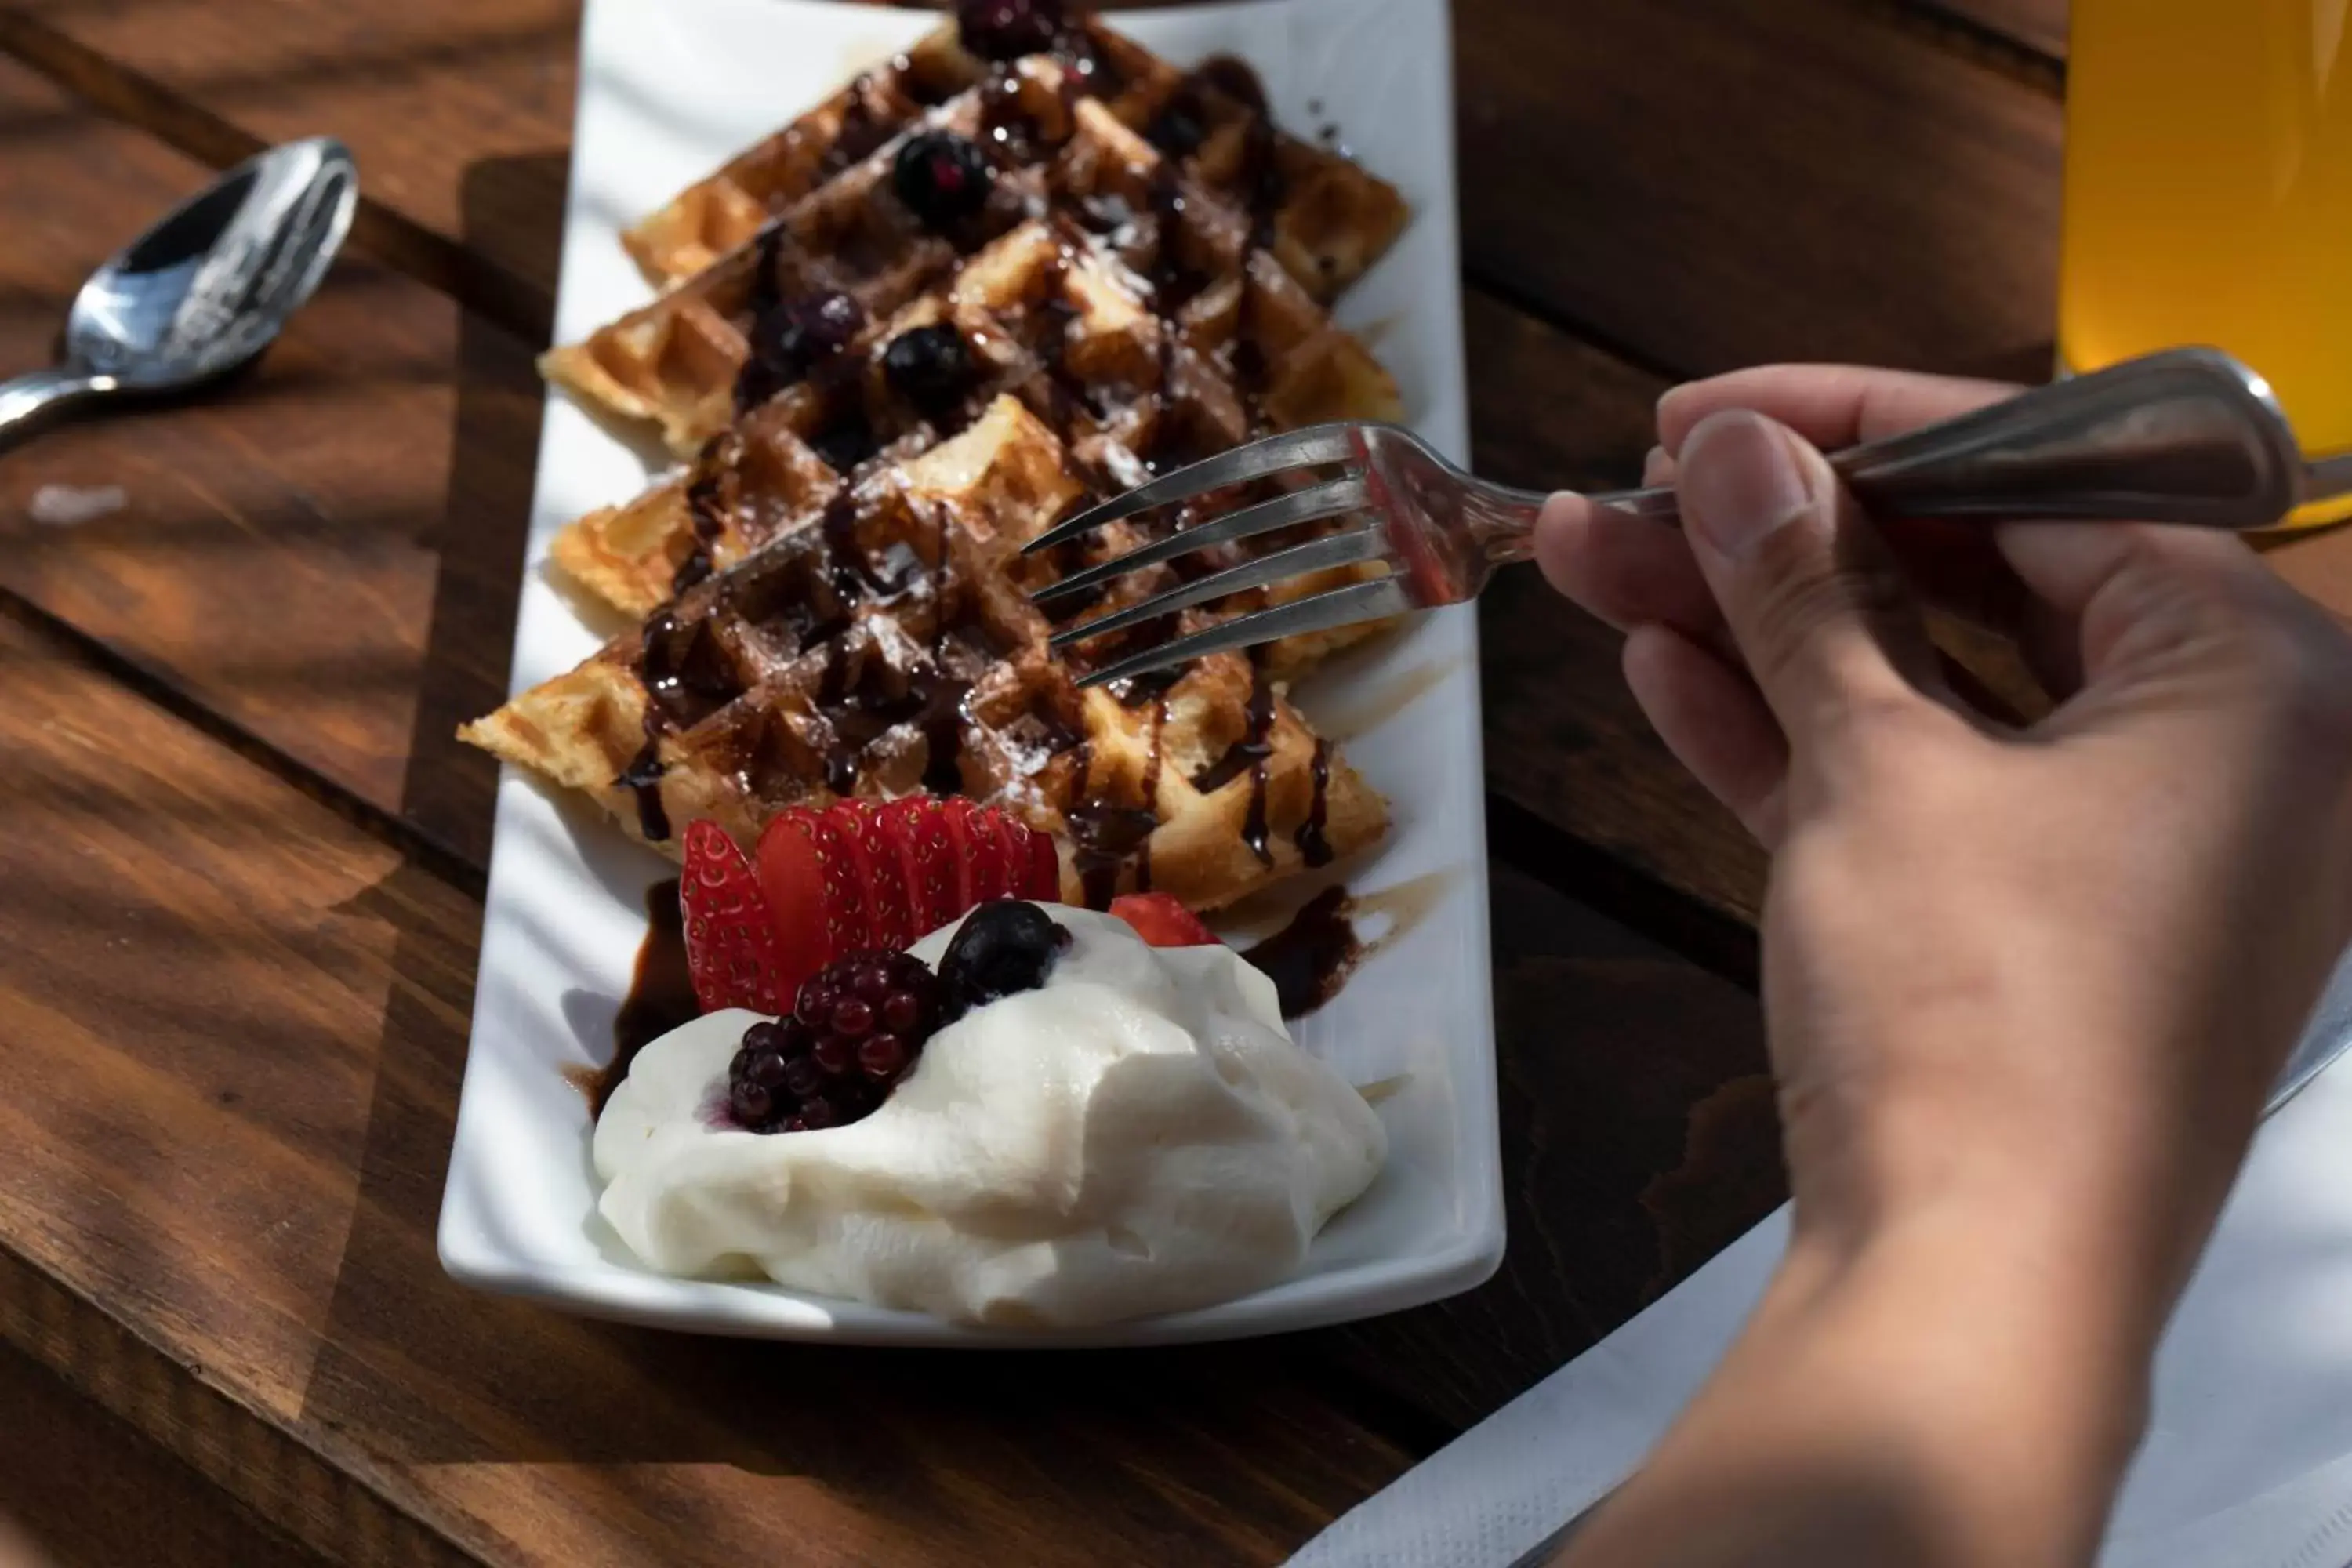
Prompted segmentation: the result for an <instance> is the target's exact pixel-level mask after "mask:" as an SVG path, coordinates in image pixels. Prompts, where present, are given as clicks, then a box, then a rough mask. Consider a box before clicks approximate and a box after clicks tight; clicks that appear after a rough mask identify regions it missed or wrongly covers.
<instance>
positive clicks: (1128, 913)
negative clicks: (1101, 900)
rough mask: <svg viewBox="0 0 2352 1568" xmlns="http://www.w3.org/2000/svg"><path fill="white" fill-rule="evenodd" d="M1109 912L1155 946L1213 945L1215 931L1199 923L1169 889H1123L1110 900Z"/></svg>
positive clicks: (1198, 919)
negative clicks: (1140, 890)
mask: <svg viewBox="0 0 2352 1568" xmlns="http://www.w3.org/2000/svg"><path fill="white" fill-rule="evenodd" d="M1110 912H1111V913H1112V914H1113V915H1114V916H1116V917H1117V918H1118V919H1119V920H1123V921H1126V922H1127V923H1128V924H1129V925H1131V926H1133V927H1134V928H1135V931H1136V934H1137V935H1138V936H1140V937H1141V938H1142V939H1143V940H1144V941H1146V942H1150V944H1151V945H1152V946H1154V947H1213V946H1215V945H1216V943H1217V933H1216V932H1214V931H1211V930H1210V929H1209V928H1208V927H1207V926H1204V925H1202V923H1201V917H1200V916H1198V915H1196V914H1194V913H1193V912H1192V910H1188V909H1186V908H1185V907H1184V906H1183V904H1182V903H1181V902H1179V901H1178V900H1177V899H1176V897H1175V895H1174V894H1172V893H1125V894H1122V895H1120V896H1119V897H1118V898H1116V899H1113V900H1111V901H1110Z"/></svg>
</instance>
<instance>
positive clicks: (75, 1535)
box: [0, 1345, 326, 1568]
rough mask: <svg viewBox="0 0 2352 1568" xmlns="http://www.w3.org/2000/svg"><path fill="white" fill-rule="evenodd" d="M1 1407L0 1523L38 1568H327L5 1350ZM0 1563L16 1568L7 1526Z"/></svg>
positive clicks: (0, 1354)
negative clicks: (28, 1546)
mask: <svg viewBox="0 0 2352 1568" xmlns="http://www.w3.org/2000/svg"><path fill="white" fill-rule="evenodd" d="M0 1410H5V1412H7V1418H6V1419H5V1421H0V1519H5V1520H8V1521H13V1522H14V1523H15V1524H16V1526H17V1527H18V1528H19V1529H20V1530H21V1531H23V1532H24V1533H25V1534H26V1536H27V1537H29V1539H30V1541H31V1542H32V1543H33V1544H34V1545H35V1546H36V1547H37V1549H38V1550H39V1551H40V1552H41V1553H42V1554H43V1556H44V1557H46V1559H47V1564H46V1565H45V1568H121V1564H123V1563H140V1564H142V1568H222V1565H223V1564H226V1563H234V1564H236V1568H325V1564H326V1559H324V1558H322V1557H319V1556H317V1555H315V1554H313V1553H311V1552H306V1551H304V1550H303V1549H302V1548H300V1547H299V1546H297V1545H295V1544H294V1543H293V1542H289V1541H288V1540H287V1539H285V1538H284V1537H283V1536H281V1535H280V1534H279V1533H278V1531H276V1530H274V1529H273V1528H271V1527H270V1526H269V1525H268V1524H266V1523H264V1522H263V1521H261V1520H259V1519H257V1518H256V1517H255V1516H254V1515H253V1514H252V1513H251V1512H250V1511H248V1510H246V1509H244V1508H243V1507H241V1506H239V1505H238V1504H237V1503H236V1501H234V1500H232V1499H230V1497H229V1496H228V1495H227V1494H226V1492H223V1491H221V1490H220V1489H218V1488H216V1487H215V1486H213V1485H212V1484H211V1483H210V1482H208V1481H206V1480H205V1479H204V1478H202V1477H201V1476H199V1475H197V1474H196V1473H195V1472H194V1470H192V1469H190V1468H188V1467H187V1466H185V1465H184V1464H182V1463H181V1462H180V1461H179V1460H177V1459H175V1458H173V1457H172V1456H171V1455H170V1454H167V1453H165V1452H164V1451H163V1449H162V1448H160V1447H157V1446H156V1445H155V1444H154V1443H152V1442H151V1441H150V1440H149V1439H147V1438H146V1437H145V1436H142V1435H141V1434H140V1433H139V1432H138V1431H136V1430H135V1429H133V1428H132V1427H131V1426H130V1425H129V1424H128V1423H126V1422H123V1421H120V1420H117V1419H116V1418H115V1417H114V1416H112V1415H108V1414H107V1413H106V1412H105V1411H103V1410H101V1409H100V1408H99V1407H98V1406H97V1405H92V1404H91V1403H89V1401H88V1400H86V1399H83V1398H82V1397H80V1396H79V1394H76V1393H75V1392H74V1391H73V1390H72V1389H70V1388H68V1387H67V1386H66V1385H65V1384H63V1383H61V1382H59V1381H58V1378H57V1377H56V1376H54V1375H53V1374H52V1373H49V1372H48V1371H47V1370H46V1369H45V1368H43V1367H41V1366H39V1365H37V1364H36V1363H34V1362H32V1361H31V1360H29V1359H28V1358H26V1356H24V1355H22V1354H20V1353H18V1352H16V1351H14V1350H11V1349H9V1348H7V1347H6V1346H5V1345H0ZM0 1564H6V1565H7V1568H18V1564H17V1562H16V1558H15V1557H13V1556H11V1555H10V1553H9V1547H8V1542H7V1540H6V1538H5V1527H0ZM26 1568H29V1565H26Z"/></svg>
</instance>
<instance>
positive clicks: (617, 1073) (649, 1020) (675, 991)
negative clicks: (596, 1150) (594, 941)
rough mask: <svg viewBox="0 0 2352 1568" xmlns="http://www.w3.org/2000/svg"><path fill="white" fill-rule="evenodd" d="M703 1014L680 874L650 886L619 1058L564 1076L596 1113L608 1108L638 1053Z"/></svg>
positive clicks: (621, 1022)
mask: <svg viewBox="0 0 2352 1568" xmlns="http://www.w3.org/2000/svg"><path fill="white" fill-rule="evenodd" d="M700 1016H702V1008H701V1006H700V1005H698V1003H697V1002H696V1001H695V999H694V975H693V973H692V972H691V971H690V970H688V968H687V963H686V914H685V911H684V910H681V909H680V908H679V906H678V901H677V878H675V877H672V878H670V879H668V880H667V881H663V882H656V883H655V884H654V885H653V886H652V887H650V888H648V889H646V940H645V942H643V943H642V944H641V945H640V946H639V947H638V949H637V969H636V973H635V975H634V976H633V977H632V978H631V980H630V982H629V994H628V995H627V996H625V998H623V999H622V1002H621V1010H620V1012H619V1013H617V1014H615V1015H614V1018H613V1059H612V1061H611V1062H610V1063H608V1064H607V1065H605V1066H604V1067H603V1068H573V1069H572V1070H571V1071H569V1072H567V1073H566V1074H565V1075H564V1076H565V1077H567V1078H569V1079H572V1083H573V1085H574V1086H575V1087H576V1088H578V1089H579V1090H580V1091H581V1092H582V1093H583V1094H584V1095H586V1096H587V1097H588V1109H589V1112H590V1114H591V1115H592V1116H602V1115H604V1104H605V1102H606V1101H607V1100H611V1099H612V1098H613V1090H614V1089H617V1088H619V1087H620V1083H621V1080H622V1079H625V1078H626V1077H628V1076H629V1064H630V1063H632V1062H634V1061H635V1060H636V1059H637V1053H638V1052H639V1051H641V1050H644V1049H645V1048H646V1047H647V1046H649V1045H652V1044H653V1043H654V1042H655V1041H656V1040H658V1039H660V1038H661V1037H663V1036H664V1035H667V1034H668V1033H669V1032H670V1031H671V1030H672V1029H675V1028H677V1027H678V1026H681V1025H684V1024H690V1023H692V1022H694V1020H695V1019H697V1018H698V1017H700Z"/></svg>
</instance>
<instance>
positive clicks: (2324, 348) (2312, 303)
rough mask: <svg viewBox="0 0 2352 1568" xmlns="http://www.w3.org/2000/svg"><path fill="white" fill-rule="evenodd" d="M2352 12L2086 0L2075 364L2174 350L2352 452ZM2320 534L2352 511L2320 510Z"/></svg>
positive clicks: (2070, 224) (2338, 0)
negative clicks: (2212, 364) (2275, 400)
mask: <svg viewBox="0 0 2352 1568" xmlns="http://www.w3.org/2000/svg"><path fill="white" fill-rule="evenodd" d="M2347 13H2352V0H2074V42H2073V47H2072V49H2071V51H2070V55H2069V59H2068V64H2067V96H2066V208H2065V246H2064V258H2063V263H2062V266H2061V269H2060V283H2059V305H2058V349H2059V355H2060V358H2061V360H2062V361H2063V363H2064V364H2065V365H2066V367H2067V368H2068V369H2070V370H2077V371H2081V370H2095V369H2097V368H2098V367H2099V366H2101V365H2104V364H2107V363H2112V362H2114V361H2116V360H2119V359H2125V358H2128V357H2129V356H2131V355H2133V354H2137V353H2147V352H2148V351H2149V350H2152V349H2158V348H2164V347H2168V346H2169V345H2172V344H2175V343H2211V344H2213V345H2215V346H2217V347H2220V348H2223V349H2227V350H2228V351H2230V352H2231V353H2234V354H2236V355H2237V356H2238V357H2239V358H2240V359H2242V360H2243V361H2245V363H2248V364H2250V365H2252V367H2253V368H2254V369H2255V370H2257V371H2259V372H2260V373H2261V374H2263V376H2265V377H2267V378H2268V379H2269V381H2270V384H2271V385H2272V388H2273V390H2274V391H2276V393H2277V394H2278V395H2279V399H2280V401H2281V402H2282V403H2283V404H2284V405H2285V407H2286V411H2287V414H2288V416H2289V417H2290V418H2291V419H2293V420H2294V428H2295V434H2296V435H2297V436H2299V437H2302V440H2303V446H2304V450H2305V452H2307V453H2310V454H2313V455H2315V456H2316V455H2319V454H2322V453H2327V452H2334V451H2336V450H2338V449H2344V448H2352V16H2347ZM2307 511H2308V515H2306V513H2304V512H2299V513H2297V514H2296V515H2295V517H2294V521H2295V522H2297V523H2309V522H2316V521H2329V520H2332V519H2334V518H2338V517H2343V516H2347V515H2352V500H2342V501H2337V502H2335V503H2333V504H2332V505H2330V506H2328V507H2326V508H2325V509H2307Z"/></svg>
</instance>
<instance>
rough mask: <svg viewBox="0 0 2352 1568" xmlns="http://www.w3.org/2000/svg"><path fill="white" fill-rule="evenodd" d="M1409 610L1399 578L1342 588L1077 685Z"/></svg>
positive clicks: (1229, 624) (1124, 663) (1207, 632)
mask: <svg viewBox="0 0 2352 1568" xmlns="http://www.w3.org/2000/svg"><path fill="white" fill-rule="evenodd" d="M1412 607H1413V604H1412V595H1410V594H1409V593H1407V592H1406V590H1405V584H1404V579H1403V578H1402V577H1383V578H1381V579H1380V581H1378V582H1376V583H1354V584H1349V585H1348V586H1347V587H1345V588H1334V589H1332V590H1331V591H1330V592H1328V593H1325V594H1317V595H1312V596H1311V597H1308V598H1305V599H1298V600H1295V601H1293V602H1292V603H1290V604H1287V605H1276V606H1275V607H1274V608H1273V609H1270V610H1259V611H1256V612H1255V613H1254V614H1252V615H1246V616H1237V617H1235V618H1234V619H1233V620H1230V621H1225V622H1223V623H1221V624H1219V625H1217V626H1210V627H1207V628H1206V629H1204V630H1202V631H1197V632H1193V633H1192V634H1191V635H1189V636H1186V637H1175V638H1172V639H1171V640H1170V641H1167V642H1164V643H1161V644H1160V646H1159V647H1155V648H1150V649H1147V650H1145V651H1144V652H1142V653H1139V654H1137V655H1135V656H1134V657H1133V658H1123V659H1120V660H1119V661H1118V663H1117V664H1113V665H1108V666H1106V667H1104V668H1101V669H1097V670H1096V671H1095V672H1094V673H1093V674H1091V675H1086V676H1081V677H1080V678H1079V679H1078V685H1079V687H1080V688H1082V689H1083V688H1085V687H1089V686H1100V685H1102V684H1104V683H1105V682H1107V681H1112V680H1128V679H1133V678H1134V677H1136V676H1139V675H1149V674H1150V673H1151V672H1152V671H1153V670H1155V669H1166V668H1169V667H1170V666H1171V665H1178V664H1185V663H1189V662H1190V661H1192V660H1193V659H1196V658H1208V657H1209V656H1210V655H1211V654H1215V653H1230V652H1232V651H1233V650H1234V649H1235V648H1244V647H1253V646H1255V645H1256V644H1258V643H1265V642H1273V641H1275V640H1276V638H1279V637H1298V636H1301V635H1303V634H1305V633H1307V632H1326V631H1329V630H1330V629H1331V628H1333V627H1334V626H1353V625H1355V624H1356V623H1357V622H1358V621H1377V620H1385V619H1386V618H1387V617H1389V616H1398V615H1402V614H1403V613H1404V612H1405V611H1407V610H1410V609H1412Z"/></svg>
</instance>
